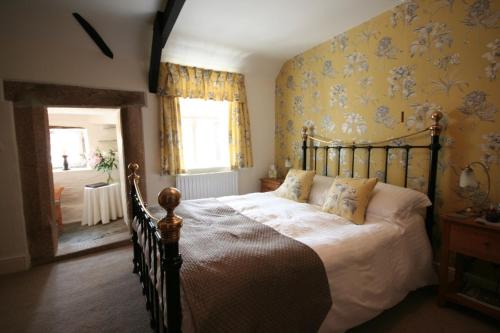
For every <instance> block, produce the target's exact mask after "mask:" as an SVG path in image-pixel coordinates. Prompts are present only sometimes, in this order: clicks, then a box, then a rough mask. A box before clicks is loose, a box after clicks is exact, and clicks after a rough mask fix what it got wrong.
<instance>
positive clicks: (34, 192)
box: [4, 81, 146, 265]
mask: <svg viewBox="0 0 500 333" xmlns="http://www.w3.org/2000/svg"><path fill="white" fill-rule="evenodd" d="M144 97H145V96H144V93H143V92H133V91H120V90H109V89H94V88H84V87H77V86H67V85H55V84H40V83H29V82H16V81H4V99H5V100H7V101H11V102H12V103H13V107H14V122H15V130H16V141H17V146H18V155H19V166H20V175H21V188H22V197H23V213H24V218H25V223H26V234H27V240H28V250H29V253H30V257H31V263H32V265H36V264H40V263H45V262H50V261H53V260H54V258H55V256H56V253H57V248H58V236H59V228H58V225H57V223H56V219H55V217H56V212H55V205H54V202H55V200H54V185H53V184H54V183H53V172H52V165H51V154H50V138H49V119H48V118H49V117H48V113H47V108H50V107H80V108H96V109H97V108H108V109H109V108H114V109H119V110H120V111H119V114H120V116H119V119H120V126H119V127H117V128H119V129H120V130H121V133H120V134H119V135H121V141H122V142H123V154H122V156H123V159H122V165H123V170H124V172H125V167H124V166H126V165H128V164H129V163H132V162H135V163H138V164H139V165H141V169H140V170H139V173H140V176H141V177H142V179H143V180H144V179H145V173H144V169H145V168H144V165H145V161H144V138H143V129H142V107H143V106H145V99H144ZM122 178H124V177H123V176H122ZM121 183H122V184H124V185H125V186H124V187H126V188H127V190H126V193H128V190H129V185H128V182H126V181H125V179H122V181H121ZM145 183H146V182H145V181H142V182H141V191H143V193H146V191H145ZM123 202H126V199H125V198H124V200H123ZM126 212H127V210H125V211H124V220H125V222H128V221H127V215H126Z"/></svg>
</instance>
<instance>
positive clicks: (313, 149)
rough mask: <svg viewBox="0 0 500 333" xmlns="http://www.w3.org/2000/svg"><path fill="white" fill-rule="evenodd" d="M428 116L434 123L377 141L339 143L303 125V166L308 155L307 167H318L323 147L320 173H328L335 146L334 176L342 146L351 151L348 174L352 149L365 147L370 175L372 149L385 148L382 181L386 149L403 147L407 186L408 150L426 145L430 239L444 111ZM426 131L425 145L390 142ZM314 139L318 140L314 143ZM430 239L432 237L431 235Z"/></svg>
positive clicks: (387, 155)
mask: <svg viewBox="0 0 500 333" xmlns="http://www.w3.org/2000/svg"><path fill="white" fill-rule="evenodd" d="M431 118H432V120H433V124H432V125H431V126H429V127H428V128H426V129H424V130H421V131H418V132H415V133H411V134H408V135H404V136H399V137H395V138H390V139H387V140H383V141H378V142H370V143H355V142H353V143H350V144H349V143H341V142H336V141H335V140H328V139H324V138H320V137H316V136H312V135H309V134H308V133H307V127H305V126H304V127H303V128H302V169H303V170H307V169H308V163H307V160H308V159H307V157H308V156H309V169H311V170H314V171H317V166H318V163H317V156H318V150H323V151H324V157H325V158H324V163H325V164H324V169H323V174H324V175H325V176H328V161H329V159H330V158H329V154H328V152H329V151H330V150H337V154H336V156H337V158H336V159H337V161H336V163H337V176H338V175H340V170H341V153H342V151H343V150H347V151H351V157H352V158H351V168H350V170H351V174H350V176H351V177H354V170H355V161H356V158H355V152H356V150H358V149H364V150H365V151H366V152H367V154H366V156H367V157H366V161H367V163H366V164H367V174H366V177H367V178H369V177H370V162H371V156H372V154H371V153H372V151H374V150H382V151H385V166H384V182H387V177H388V171H389V168H388V163H389V151H390V150H391V149H398V150H403V151H406V154H405V155H406V156H405V158H404V159H405V163H404V187H407V185H408V169H409V156H410V151H411V150H412V149H426V150H429V152H430V156H429V176H428V180H427V196H428V197H429V199H430V201H431V202H432V206H430V207H428V208H427V212H426V221H425V227H426V231H427V235H428V236H429V239H431V237H432V227H433V224H434V206H435V198H436V178H437V165H438V153H439V150H440V148H441V145H440V143H439V135H440V134H441V130H442V126H441V125H440V124H439V121H440V120H441V119H442V118H443V114H442V113H441V112H434V113H433V114H432V115H431ZM425 132H429V133H430V136H431V142H430V144H428V145H409V144H406V145H394V144H391V142H393V141H395V140H400V139H405V138H409V137H414V136H417V135H419V134H422V133H425ZM314 143H317V144H314ZM431 240H432V239H431Z"/></svg>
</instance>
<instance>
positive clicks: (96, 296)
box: [0, 246, 151, 333]
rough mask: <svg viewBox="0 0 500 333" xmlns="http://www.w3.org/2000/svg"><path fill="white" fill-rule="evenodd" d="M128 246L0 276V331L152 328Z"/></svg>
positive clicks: (123, 332)
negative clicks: (133, 270)
mask: <svg viewBox="0 0 500 333" xmlns="http://www.w3.org/2000/svg"><path fill="white" fill-rule="evenodd" d="M131 253H132V248H131V247H129V246H127V247H123V248H119V249H115V250H109V251H106V252H102V253H98V254H93V255H89V256H86V257H80V258H76V259H71V260H67V261H61V262H56V263H53V264H48V265H44V266H39V267H35V268H33V269H32V270H31V271H29V272H22V273H17V274H12V275H8V276H1V277H0V300H1V303H0V331H1V332H8V333H17V332H19V333H21V332H42V333H63V332H64V333H73V332H74V333H77V332H78V333H85V332H102V333H106V332H110V333H111V332H113V333H116V332H120V333H126V332H138V333H139V332H151V330H150V329H149V314H148V312H147V311H146V307H145V301H144V297H143V296H142V293H141V292H140V285H139V282H138V279H137V276H136V275H134V274H132V271H131V268H132V264H131V260H132V256H131Z"/></svg>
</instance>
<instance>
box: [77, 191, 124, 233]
mask: <svg viewBox="0 0 500 333" xmlns="http://www.w3.org/2000/svg"><path fill="white" fill-rule="evenodd" d="M120 217H123V209H122V200H121V195H120V184H118V183H115V184H110V185H106V186H102V187H98V188H91V187H84V189H83V216H82V225H89V226H91V225H96V224H97V223H99V221H101V222H102V224H106V223H109V221H110V220H116V219H117V218H120Z"/></svg>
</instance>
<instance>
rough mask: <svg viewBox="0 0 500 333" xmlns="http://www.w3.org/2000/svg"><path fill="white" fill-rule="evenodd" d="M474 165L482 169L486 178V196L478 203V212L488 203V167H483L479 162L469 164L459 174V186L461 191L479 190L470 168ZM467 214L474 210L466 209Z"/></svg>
mask: <svg viewBox="0 0 500 333" xmlns="http://www.w3.org/2000/svg"><path fill="white" fill-rule="evenodd" d="M474 165H479V166H481V167H482V169H483V171H484V173H485V174H486V178H487V180H488V190H487V192H486V196H485V197H484V199H483V200H482V201H481V203H479V205H478V206H479V207H477V208H478V209H479V211H480V210H481V207H483V205H484V204H485V203H486V202H487V201H488V197H489V195H490V173H489V172H488V167H487V166H486V165H484V164H483V163H481V162H471V163H469V165H467V166H466V167H465V168H464V169H463V170H462V172H461V173H460V182H459V186H460V187H461V188H463V189H469V190H477V189H479V181H478V180H477V178H476V174H475V172H474V169H473V168H472V166H474ZM466 211H467V212H473V211H474V209H473V208H472V207H469V208H467V209H466Z"/></svg>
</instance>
